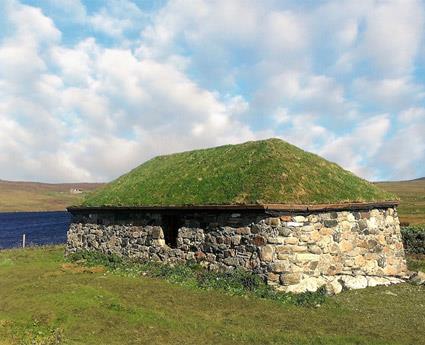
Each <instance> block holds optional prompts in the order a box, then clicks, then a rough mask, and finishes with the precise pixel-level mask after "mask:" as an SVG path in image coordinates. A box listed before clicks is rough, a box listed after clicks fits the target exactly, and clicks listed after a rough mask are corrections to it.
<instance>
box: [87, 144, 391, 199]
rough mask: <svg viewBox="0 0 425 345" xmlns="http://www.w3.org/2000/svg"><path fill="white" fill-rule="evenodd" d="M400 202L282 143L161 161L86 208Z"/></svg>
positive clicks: (99, 194) (202, 152) (228, 148)
mask: <svg viewBox="0 0 425 345" xmlns="http://www.w3.org/2000/svg"><path fill="white" fill-rule="evenodd" d="M385 200H396V197H395V196H394V195H393V194H391V193H388V192H385V191H383V190H382V189H380V188H379V187H377V186H375V185H373V184H371V183H369V182H367V181H366V180H364V179H361V178H359V177H357V176H355V175H354V174H353V173H351V172H349V171H347V170H344V169H342V168H341V167H340V166H338V165H337V164H335V163H332V162H329V161H327V160H325V159H323V158H321V157H319V156H317V155H315V154H312V153H309V152H306V151H303V150H301V149H300V148H298V147H296V146H294V145H291V144H289V143H287V142H285V141H282V140H280V139H268V140H260V141H250V142H246V143H243V144H238V145H225V146H219V147H214V148H209V149H203V150H194V151H188V152H182V153H176V154H171V155H166V156H158V157H155V158H153V159H151V160H149V161H147V162H145V163H143V164H142V165H140V166H138V167H137V168H135V169H133V170H132V171H130V172H129V173H127V174H125V175H123V176H121V177H119V178H118V179H116V180H115V181H113V182H111V183H109V184H107V185H106V186H105V187H103V188H101V189H100V190H98V191H96V192H94V193H93V194H91V195H89V196H88V197H87V198H86V199H85V201H84V203H83V206H171V205H172V206H183V205H234V204H322V203H343V202H374V201H376V202H378V201H385Z"/></svg>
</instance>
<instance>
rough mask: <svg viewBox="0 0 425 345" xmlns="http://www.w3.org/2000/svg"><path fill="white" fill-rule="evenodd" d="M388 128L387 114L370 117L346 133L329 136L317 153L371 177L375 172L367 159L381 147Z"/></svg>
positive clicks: (372, 157)
mask: <svg viewBox="0 0 425 345" xmlns="http://www.w3.org/2000/svg"><path fill="white" fill-rule="evenodd" d="M389 129H390V119H389V116H388V115H379V116H375V117H372V118H370V119H367V120H365V121H363V122H361V123H360V124H359V125H358V126H357V127H355V128H354V129H353V130H352V131H351V132H350V133H348V134H347V135H343V136H339V137H336V136H334V137H333V138H330V139H329V140H328V142H327V143H326V144H325V145H324V146H323V147H322V148H321V149H320V150H319V153H320V154H321V155H323V156H324V157H326V158H327V159H329V160H331V161H334V162H337V163H339V164H340V165H342V166H343V167H345V168H346V169H348V170H350V171H353V172H354V173H356V174H359V175H360V176H364V177H367V178H370V179H373V178H374V176H376V173H377V172H376V171H375V169H374V168H373V166H371V165H369V166H368V164H367V161H368V160H370V159H374V157H375V156H376V154H377V152H378V151H379V150H380V149H381V147H382V146H383V144H384V139H385V135H386V134H387V132H388V131H389Z"/></svg>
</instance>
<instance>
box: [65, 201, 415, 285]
mask: <svg viewBox="0 0 425 345" xmlns="http://www.w3.org/2000/svg"><path fill="white" fill-rule="evenodd" d="M71 212H73V211H71ZM78 250H98V251H101V252H103V253H105V254H110V253H113V254H117V255H120V256H126V257H130V258H133V259H137V260H141V261H145V260H156V261H163V262H168V263H175V262H185V261H189V260H191V261H197V262H199V263H200V264H201V265H203V266H205V267H206V268H208V269H211V270H232V269H235V268H243V269H246V270H251V271H253V272H254V273H256V274H258V275H260V276H261V277H262V278H263V279H265V280H266V281H267V282H268V284H270V285H273V286H275V287H276V288H277V289H279V290H283V291H287V292H295V293H298V292H304V291H316V290H317V289H318V288H319V287H321V286H326V289H327V291H328V292H329V293H339V292H341V291H342V290H343V289H345V288H347V289H359V288H365V287H367V286H376V285H389V284H395V283H399V282H401V281H402V279H403V277H405V275H406V272H407V268H406V262H405V257H404V250H403V244H402V240H401V235H400V227H399V221H398V217H397V213H396V210H395V208H394V207H388V208H380V209H365V210H360V211H335V212H309V213H308V212H307V213H298V214H290V213H288V212H279V211H272V212H264V211H263V212H261V211H252V210H250V211H247V210H243V211H241V212H230V211H221V212H211V211H208V210H204V211H197V210H193V211H187V212H183V213H181V212H180V213H178V214H171V215H170V214H167V213H164V212H160V211H155V210H152V211H130V212H121V213H120V212H118V213H117V212H110V211H102V212H95V211H88V210H87V211H79V212H77V211H74V212H73V222H72V224H71V226H70V229H69V232H68V243H67V252H68V253H72V252H75V251H78Z"/></svg>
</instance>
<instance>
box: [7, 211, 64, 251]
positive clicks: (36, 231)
mask: <svg viewBox="0 0 425 345" xmlns="http://www.w3.org/2000/svg"><path fill="white" fill-rule="evenodd" d="M70 220H71V215H70V214H69V213H68V212H10V213H9V212H8V213H0V249H4V248H13V247H20V246H22V234H25V236H26V244H27V246H31V245H41V244H58V243H65V242H66V232H67V230H68V227H69V223H70Z"/></svg>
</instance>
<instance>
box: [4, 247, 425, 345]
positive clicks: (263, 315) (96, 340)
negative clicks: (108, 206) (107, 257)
mask: <svg viewBox="0 0 425 345" xmlns="http://www.w3.org/2000/svg"><path fill="white" fill-rule="evenodd" d="M422 259H423V258H422ZM422 259H421V258H416V259H415V260H417V261H421V260H422ZM424 325H425V287H424V286H414V285H410V284H401V285H398V286H391V287H376V288H367V289H363V290H357V291H349V292H344V293H342V294H340V295H338V296H335V297H329V298H328V299H327V300H326V302H325V303H324V304H323V305H321V306H320V307H317V308H311V307H309V308H308V307H300V306H294V305H284V304H280V303H278V302H276V301H270V300H263V299H259V298H256V297H244V296H231V295H228V294H225V293H222V292H218V291H205V290H200V289H197V288H190V287H187V286H180V285H176V284H171V283H168V282H166V281H164V280H161V279H153V278H148V277H143V276H137V277H126V276H122V275H117V274H114V273H108V272H104V270H103V269H102V268H96V267H95V268H83V267H80V266H73V265H69V264H66V263H65V262H64V258H63V247H40V248H30V249H25V250H22V249H17V250H3V251H0V344H1V345H5V344H36V345H39V344H46V345H47V344H295V345H296V344H353V345H354V344H357V345H358V344H368V345H373V344H382V345H390V344H409V345H411V344H418V345H420V344H425V327H424Z"/></svg>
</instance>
